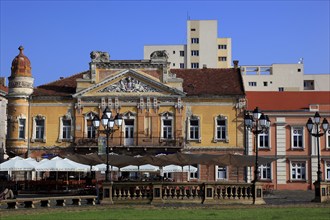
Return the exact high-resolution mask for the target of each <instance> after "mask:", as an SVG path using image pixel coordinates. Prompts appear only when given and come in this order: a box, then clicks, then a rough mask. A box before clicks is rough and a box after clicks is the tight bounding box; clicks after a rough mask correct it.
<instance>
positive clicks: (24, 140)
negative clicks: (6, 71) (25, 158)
mask: <svg viewBox="0 0 330 220" xmlns="http://www.w3.org/2000/svg"><path fill="white" fill-rule="evenodd" d="M18 49H19V54H18V55H17V56H16V57H15V58H14V60H13V62H12V64H11V75H10V77H8V80H9V85H8V87H9V90H8V95H7V99H8V107H7V108H8V109H7V110H8V111H7V112H8V123H7V126H8V132H7V140H6V148H7V154H9V155H11V156H14V155H23V154H25V155H26V154H27V153H28V147H29V144H28V143H29V140H28V138H29V137H28V125H29V124H30V123H29V120H30V119H29V109H30V96H31V94H32V93H33V82H34V79H33V77H32V73H31V62H30V60H29V58H27V57H26V56H25V55H24V53H23V50H24V48H23V47H22V46H20V47H19V48H18Z"/></svg>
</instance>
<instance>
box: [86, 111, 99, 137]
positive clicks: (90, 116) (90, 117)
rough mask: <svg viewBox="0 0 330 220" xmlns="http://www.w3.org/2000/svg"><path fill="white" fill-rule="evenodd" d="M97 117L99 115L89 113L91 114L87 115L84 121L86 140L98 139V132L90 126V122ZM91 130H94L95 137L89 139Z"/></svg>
mask: <svg viewBox="0 0 330 220" xmlns="http://www.w3.org/2000/svg"><path fill="white" fill-rule="evenodd" d="M95 115H97V114H96V113H94V112H89V113H87V114H85V117H84V119H85V128H84V137H85V138H89V139H95V138H96V137H97V130H96V129H95V128H94V127H93V126H88V120H93V118H94V116H95ZM89 128H92V129H91V130H94V132H95V137H88V133H89V131H88V129H89Z"/></svg>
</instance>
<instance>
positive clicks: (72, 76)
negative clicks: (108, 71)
mask: <svg viewBox="0 0 330 220" xmlns="http://www.w3.org/2000/svg"><path fill="white" fill-rule="evenodd" d="M87 72H89V70H85V71H82V72H79V73H76V74H73V75H71V76H68V77H63V78H60V79H57V80H54V81H52V82H49V83H46V84H42V85H39V86H37V88H40V87H43V86H49V85H52V84H54V83H57V82H60V81H62V80H65V79H70V78H74V77H77V76H79V75H81V74H83V73H87Z"/></svg>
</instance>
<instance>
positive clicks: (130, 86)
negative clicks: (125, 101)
mask: <svg viewBox="0 0 330 220" xmlns="http://www.w3.org/2000/svg"><path fill="white" fill-rule="evenodd" d="M98 92H160V91H159V90H157V89H155V88H152V87H150V86H148V85H147V84H144V83H142V82H140V81H139V80H137V79H134V78H132V77H130V76H129V77H126V78H123V79H121V80H120V81H119V82H117V83H115V84H112V85H110V86H107V87H106V88H104V89H101V90H100V91H98Z"/></svg>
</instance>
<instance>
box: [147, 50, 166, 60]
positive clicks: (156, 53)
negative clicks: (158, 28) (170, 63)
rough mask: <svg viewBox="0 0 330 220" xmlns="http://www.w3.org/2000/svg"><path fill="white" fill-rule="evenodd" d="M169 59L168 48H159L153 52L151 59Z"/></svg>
mask: <svg viewBox="0 0 330 220" xmlns="http://www.w3.org/2000/svg"><path fill="white" fill-rule="evenodd" d="M160 58H161V59H168V54H167V52H166V50H157V51H154V52H152V53H151V55H150V59H160Z"/></svg>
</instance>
